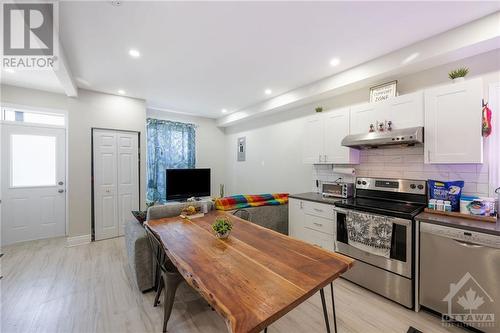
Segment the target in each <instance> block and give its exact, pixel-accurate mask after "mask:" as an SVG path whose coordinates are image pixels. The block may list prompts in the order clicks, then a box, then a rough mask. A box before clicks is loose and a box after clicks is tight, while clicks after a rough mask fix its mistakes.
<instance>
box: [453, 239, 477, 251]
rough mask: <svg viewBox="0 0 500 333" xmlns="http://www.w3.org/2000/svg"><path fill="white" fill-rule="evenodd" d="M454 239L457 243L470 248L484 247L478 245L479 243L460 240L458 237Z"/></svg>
mask: <svg viewBox="0 0 500 333" xmlns="http://www.w3.org/2000/svg"><path fill="white" fill-rule="evenodd" d="M454 241H455V242H457V243H458V244H460V245H461V246H463V247H468V248H470V249H478V248H482V247H484V246H483V245H480V244H476V243H471V242H465V241H461V240H458V239H454Z"/></svg>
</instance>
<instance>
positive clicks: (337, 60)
mask: <svg viewBox="0 0 500 333" xmlns="http://www.w3.org/2000/svg"><path fill="white" fill-rule="evenodd" d="M338 64H340V59H339V58H332V60H330V66H333V67H335V66H337V65H338Z"/></svg>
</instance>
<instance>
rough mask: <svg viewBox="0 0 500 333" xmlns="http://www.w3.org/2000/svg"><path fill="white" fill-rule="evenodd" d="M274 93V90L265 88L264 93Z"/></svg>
mask: <svg viewBox="0 0 500 333" xmlns="http://www.w3.org/2000/svg"><path fill="white" fill-rule="evenodd" d="M272 93H273V91H272V90H271V89H266V90H264V94H266V95H271V94H272Z"/></svg>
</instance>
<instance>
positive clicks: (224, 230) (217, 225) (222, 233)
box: [212, 216, 233, 239]
mask: <svg viewBox="0 0 500 333" xmlns="http://www.w3.org/2000/svg"><path fill="white" fill-rule="evenodd" d="M232 228H233V224H232V223H231V221H229V219H228V218H227V217H225V216H218V217H216V218H215V222H214V223H213V224H212V230H213V231H215V236H217V238H220V239H226V238H228V237H229V234H230V233H231V229H232Z"/></svg>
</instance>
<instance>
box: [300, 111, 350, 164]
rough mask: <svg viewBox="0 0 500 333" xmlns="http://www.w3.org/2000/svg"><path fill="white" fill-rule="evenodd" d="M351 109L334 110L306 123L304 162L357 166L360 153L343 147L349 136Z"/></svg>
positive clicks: (317, 115) (314, 117) (309, 119)
mask: <svg viewBox="0 0 500 333" xmlns="http://www.w3.org/2000/svg"><path fill="white" fill-rule="evenodd" d="M349 123H350V117H349V108H343V109H338V110H332V111H328V112H325V113H321V114H316V115H314V116H312V117H309V118H308V119H307V120H306V122H305V130H304V137H303V155H302V156H303V161H304V163H307V164H357V163H359V152H358V151H357V150H355V149H351V148H347V147H343V146H342V145H341V142H342V139H343V138H344V137H345V136H346V135H349V128H350V126H349Z"/></svg>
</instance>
